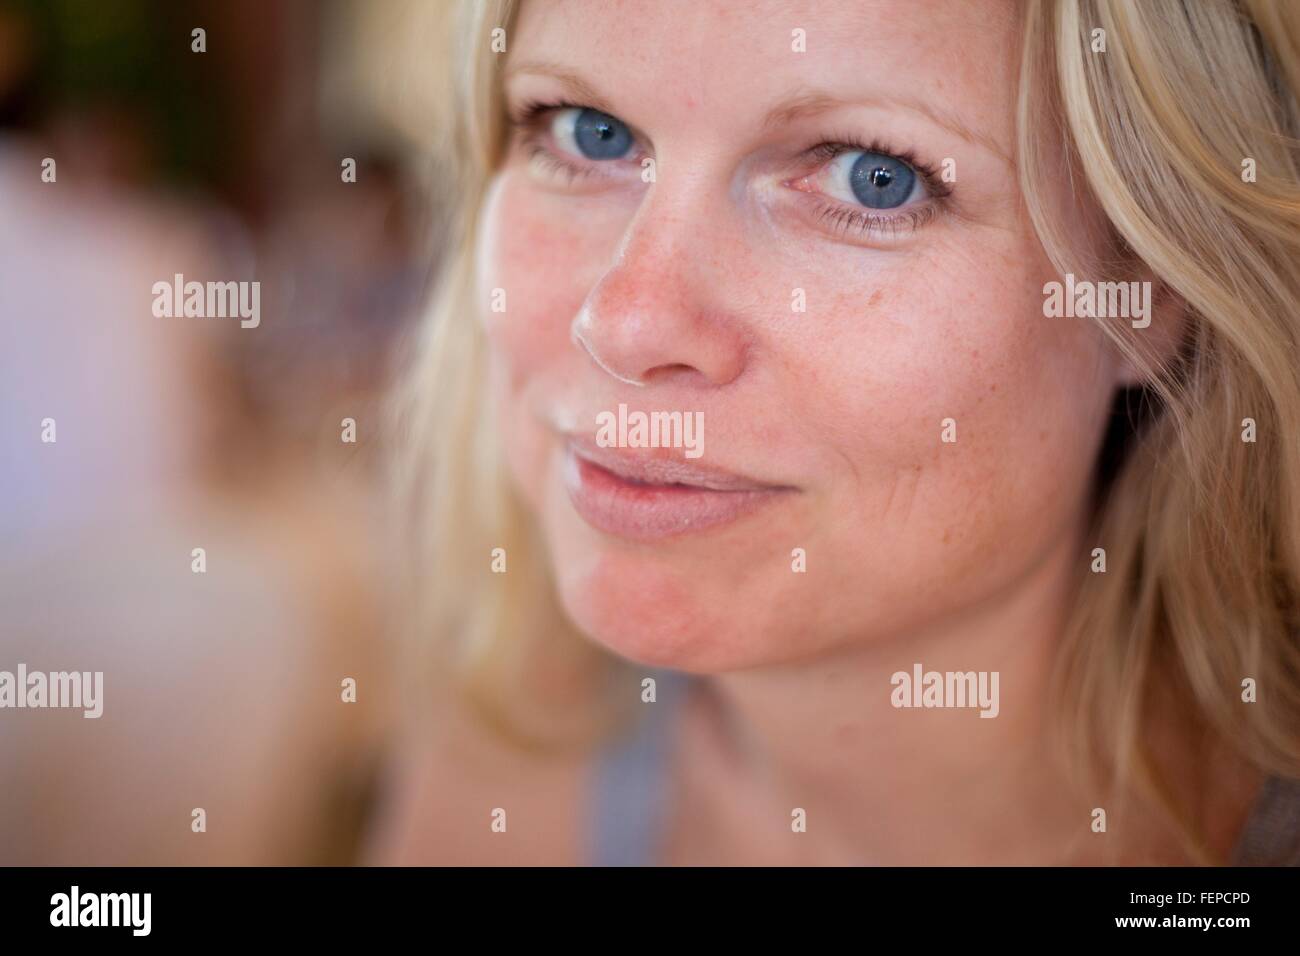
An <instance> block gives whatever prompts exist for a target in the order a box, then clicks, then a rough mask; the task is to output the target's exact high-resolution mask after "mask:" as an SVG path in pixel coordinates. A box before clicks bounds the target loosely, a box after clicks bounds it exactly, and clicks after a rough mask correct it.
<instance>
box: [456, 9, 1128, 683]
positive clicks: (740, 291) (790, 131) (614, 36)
mask: <svg viewBox="0 0 1300 956" xmlns="http://www.w3.org/2000/svg"><path fill="white" fill-rule="evenodd" d="M670 7H671V9H669V7H668V6H664V5H660V4H638V3H611V2H608V0H565V2H543V0H527V2H525V3H524V6H523V10H522V12H521V14H520V18H519V21H518V23H517V25H516V27H515V29H514V30H513V32H512V34H511V35H510V36H508V37H507V43H508V53H505V54H500V55H503V56H508V60H507V64H506V80H505V94H506V99H507V106H508V108H509V110H510V111H511V113H512V114H513V116H514V117H515V118H516V119H517V120H518V122H517V124H516V126H515V132H514V138H513V143H512V146H511V148H510V150H509V154H508V156H507V158H506V160H505V163H504V165H503V167H502V168H501V169H500V171H499V174H498V175H497V176H496V178H495V180H494V182H493V186H492V189H491V192H490V194H489V197H488V200H487V202H486V204H485V206H484V209H483V212H482V221H481V230H480V237H481V238H480V247H479V250H478V253H479V256H478V267H479V290H480V296H481V302H482V303H483V314H482V316H481V318H482V321H483V322H484V323H485V327H486V329H487V333H488V340H489V343H490V351H491V360H492V361H491V366H492V375H491V380H492V383H491V388H492V394H493V397H494V401H495V404H496V410H497V411H496V413H497V415H498V418H499V422H500V428H501V432H502V437H503V441H504V445H505V452H506V454H507V456H508V460H509V463H510V469H511V473H512V475H513V478H514V480H515V482H516V484H517V485H518V487H519V488H520V489H521V491H522V494H523V496H524V498H525V499H526V501H527V502H528V503H529V504H530V506H531V507H532V508H533V509H534V510H535V512H536V514H537V515H538V517H539V520H540V523H541V526H542V528H543V530H544V533H545V539H546V543H547V546H548V548H549V552H550V558H551V561H552V564H553V572H554V576H555V578H556V581H557V585H558V588H559V591H560V595H561V598H562V600H563V602H564V605H565V607H566V609H567V610H568V612H569V613H570V615H571V616H572V617H573V619H574V620H575V621H576V623H577V624H578V625H579V626H580V627H581V628H582V629H583V630H584V631H586V632H587V633H588V634H590V635H591V636H592V637H594V638H595V639H597V640H598V641H600V642H602V643H604V644H606V645H608V646H609V647H611V648H612V649H614V650H615V651H617V652H619V653H621V654H623V655H625V656H628V657H631V658H633V659H636V660H640V661H643V662H646V663H652V664H663V665H668V666H676V667H681V668H684V669H688V670H696V671H721V670H730V669H735V668H741V667H747V666H754V665H760V664H764V663H772V662H777V661H783V660H789V659H792V658H795V657H800V656H805V655H809V654H821V653H827V652H829V651H831V650H834V649H842V648H845V647H847V646H850V645H855V644H861V643H862V642H868V641H871V640H873V639H876V638H879V637H882V636H885V635H890V634H895V635H897V634H906V633H914V632H916V631H918V630H920V629H922V628H928V627H940V626H943V625H944V624H945V623H951V622H959V621H960V620H961V619H962V617H963V616H964V615H972V614H974V613H976V609H977V608H978V607H981V606H984V605H986V604H987V602H989V601H990V600H993V599H996V598H997V597H998V596H999V595H1003V594H1006V593H1008V591H1009V590H1010V589H1013V588H1015V586H1016V585H1017V584H1018V583H1019V582H1022V581H1023V580H1025V579H1026V578H1027V576H1028V575H1030V574H1031V573H1032V572H1033V571H1034V569H1035V568H1037V567H1039V566H1041V565H1042V564H1043V563H1044V562H1045V561H1047V560H1048V559H1049V558H1050V556H1051V555H1052V554H1053V553H1055V552H1059V551H1060V550H1061V549H1070V550H1072V551H1076V552H1077V553H1078V562H1079V567H1080V569H1083V568H1085V567H1086V566H1087V562H1088V559H1089V556H1088V551H1089V549H1090V548H1091V547H1092V545H1091V544H1088V545H1087V546H1086V547H1084V546H1083V544H1082V542H1080V541H1079V539H1078V537H1077V534H1078V527H1079V520H1080V516H1081V514H1082V513H1083V508H1084V500H1085V497H1086V493H1087V488H1088V483H1089V479H1090V477H1091V473H1092V467H1093V462H1094V459H1095V456H1096V452H1097V448H1098V444H1099V439H1100V435H1101V432H1102V429H1103V423H1104V420H1105V416H1106V412H1107V410H1108V406H1109V401H1110V398H1111V396H1112V394H1113V390H1114V387H1115V384H1116V376H1117V374H1118V372H1117V365H1118V363H1117V362H1116V361H1115V360H1114V359H1113V358H1112V354H1111V351H1110V350H1109V349H1108V348H1107V347H1106V346H1105V345H1104V344H1103V337H1102V335H1101V333H1100V332H1099V331H1098V329H1097V328H1096V327H1095V326H1094V325H1093V324H1092V323H1090V322H1088V321H1087V320H1083V319H1070V318H1046V317H1044V314H1043V311H1044V310H1043V300H1044V295H1043V284H1044V283H1045V282H1048V281H1051V280H1054V279H1056V278H1057V276H1055V275H1054V274H1053V272H1052V270H1051V268H1050V266H1049V264H1048V262H1047V260H1046V258H1045V256H1044V253H1043V251H1042V249H1041V246H1040V245H1039V243H1038V241H1037V240H1036V238H1035V236H1034V234H1033V232H1032V229H1031V227H1030V225H1029V223H1028V220H1027V218H1026V216H1025V213H1024V210H1023V207H1022V204H1021V201H1020V195H1019V190H1018V187H1017V177H1016V170H1015V167H1014V165H1013V160H1012V156H1013V154H1014V115H1013V114H1014V102H1015V94H1016V63H1017V59H1018V36H1017V33H1018V30H1017V25H1016V23H1015V19H1014V15H1013V10H1014V7H1013V5H1012V4H1010V3H1006V4H1003V3H984V2H981V3H951V2H934V3H907V4H899V3H896V2H889V0H883V2H873V0H846V2H843V3H835V2H822V3H818V4H815V5H805V4H794V3H789V2H780V0H764V2H751V3H746V4H732V5H725V4H715V3H709V2H703V3H674V4H671V5H670ZM1064 179H1065V177H1064V176H1063V177H1062V180H1063V182H1062V185H1061V189H1062V190H1063V192H1062V194H1061V196H1059V197H1056V198H1057V199H1058V200H1059V201H1060V202H1061V203H1062V206H1063V208H1066V207H1068V205H1069V199H1070V197H1069V194H1068V193H1066V192H1064V190H1065V189H1066V188H1067V186H1066V184H1065V183H1064ZM620 405H622V406H626V408H625V412H624V414H623V416H622V417H623V418H624V419H625V421H626V422H627V427H626V428H624V429H622V430H620V428H619V417H620ZM655 412H659V413H678V414H677V417H676V419H675V420H674V419H670V418H660V419H648V421H649V422H650V423H652V424H653V425H654V426H655V427H654V428H653V429H651V428H644V429H640V430H638V429H637V428H636V427H635V426H636V424H637V422H638V418H639V415H638V413H642V414H645V415H647V416H648V415H649V414H650V413H655ZM945 439H948V440H945ZM952 439H955V440H952ZM655 441H657V442H658V444H659V446H660V447H652V446H651V445H652V443H653V442H655ZM611 443H612V444H611ZM645 446H651V447H645ZM674 446H676V447H674ZM796 549H798V550H796ZM801 568H802V569H803V570H800V569H801ZM511 570H512V571H513V570H514V569H513V568H512V569H511Z"/></svg>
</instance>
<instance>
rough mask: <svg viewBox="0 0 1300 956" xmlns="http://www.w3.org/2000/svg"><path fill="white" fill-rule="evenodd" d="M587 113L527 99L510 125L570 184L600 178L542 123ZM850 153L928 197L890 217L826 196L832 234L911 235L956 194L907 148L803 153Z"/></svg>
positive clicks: (851, 142)
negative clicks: (897, 164) (914, 180)
mask: <svg viewBox="0 0 1300 956" xmlns="http://www.w3.org/2000/svg"><path fill="white" fill-rule="evenodd" d="M564 109H587V107H584V106H583V105H582V104H580V103H573V102H570V101H567V100H552V101H543V100H529V101H526V102H524V103H522V104H520V105H519V106H517V107H515V108H513V109H512V110H511V112H510V116H509V120H510V125H511V126H512V127H514V129H515V130H516V131H517V135H518V137H519V141H520V144H521V145H522V146H523V147H524V149H526V150H527V155H528V159H529V161H530V162H536V163H541V164H543V165H544V166H545V167H546V169H547V170H548V171H549V172H552V173H556V174H559V175H562V176H564V177H565V182H566V184H568V183H572V182H574V181H575V180H577V179H580V178H585V177H587V176H591V175H599V174H598V173H596V171H595V169H594V168H584V167H582V166H579V165H577V164H575V163H573V162H570V161H569V160H567V159H565V158H563V157H560V156H557V155H556V154H555V151H554V150H552V149H551V148H550V147H548V146H547V145H545V143H543V142H542V136H541V129H540V123H539V120H540V119H541V118H542V117H543V116H545V115H546V114H547V113H550V112H552V111H553V110H564ZM846 152H869V153H880V154H881V155H883V156H889V157H892V158H893V159H897V160H900V161H901V162H904V163H906V164H907V165H908V166H910V167H911V168H912V170H913V171H914V172H915V173H916V175H917V176H918V177H919V178H920V180H921V184H922V186H924V188H925V191H926V194H927V197H926V202H925V205H924V206H922V207H921V208H917V209H910V210H906V211H904V212H902V213H898V214H896V215H892V216H887V215H879V214H876V213H871V212H866V211H865V210H864V209H858V208H855V207H853V206H849V205H847V204H845V203H843V202H840V201H838V200H835V199H831V198H829V197H825V198H823V199H822V200H821V201H820V202H819V203H818V206H817V207H816V209H814V211H813V215H814V217H815V218H816V220H817V222H818V223H820V224H822V225H823V226H825V227H827V228H828V229H830V230H831V231H833V232H835V233H837V234H839V235H844V236H856V237H858V238H865V237H867V236H869V235H872V234H880V233H887V234H888V235H889V236H891V237H896V236H897V235H898V234H899V233H900V232H913V231H915V230H917V229H919V228H921V227H922V226H924V225H926V224H928V223H929V222H931V221H932V220H933V219H934V218H935V216H936V215H938V213H939V212H940V211H942V210H943V209H944V208H945V207H946V201H947V199H948V197H949V196H951V195H952V192H953V188H952V186H951V185H950V184H949V183H945V182H944V181H943V180H942V179H941V178H940V177H939V173H938V171H937V170H936V169H935V168H934V167H933V166H932V165H930V164H929V163H927V162H925V161H924V160H922V159H920V158H919V157H918V156H917V155H916V154H915V153H914V152H912V151H911V150H907V149H895V148H893V147H891V146H890V145H889V144H888V143H885V142H883V141H881V140H878V139H873V140H866V141H863V140H859V139H858V138H857V137H855V136H853V135H851V134H850V135H844V136H836V137H833V138H831V139H827V140H824V141H822V142H820V143H818V144H817V145H815V146H813V147H812V148H810V149H807V150H805V151H804V152H803V154H802V157H803V159H804V160H805V161H806V162H812V161H814V160H815V161H818V168H820V167H821V165H824V164H826V163H829V162H831V161H832V160H833V159H835V158H836V157H837V156H839V155H840V154H842V153H846Z"/></svg>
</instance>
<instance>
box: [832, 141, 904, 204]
mask: <svg viewBox="0 0 1300 956" xmlns="http://www.w3.org/2000/svg"><path fill="white" fill-rule="evenodd" d="M814 178H816V179H817V180H819V183H818V185H819V186H820V187H821V188H822V189H823V191H824V192H825V193H826V194H827V195H829V196H833V197H834V198H836V199H840V200H842V201H844V202H848V203H855V204H857V205H860V206H866V207H867V208H868V209H898V208H900V207H902V206H905V205H908V204H909V203H913V202H916V201H917V200H919V199H924V198H925V197H926V190H925V185H924V183H923V182H922V179H921V177H920V176H919V175H917V172H916V170H914V169H913V168H912V167H911V166H909V165H908V164H907V163H905V162H903V161H902V160H901V159H898V158H896V157H894V156H887V155H885V154H884V153H873V152H869V151H866V150H846V151H844V152H841V153H839V154H838V155H837V156H836V157H835V158H834V159H833V160H831V162H829V163H827V164H826V166H825V167H824V168H823V170H822V171H821V172H820V173H818V174H817V176H816V177H814Z"/></svg>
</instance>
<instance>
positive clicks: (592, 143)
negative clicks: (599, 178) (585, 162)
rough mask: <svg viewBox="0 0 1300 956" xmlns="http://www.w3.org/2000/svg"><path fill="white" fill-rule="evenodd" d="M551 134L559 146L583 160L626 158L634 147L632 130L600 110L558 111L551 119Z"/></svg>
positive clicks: (572, 109)
mask: <svg viewBox="0 0 1300 956" xmlns="http://www.w3.org/2000/svg"><path fill="white" fill-rule="evenodd" d="M551 136H552V138H553V139H554V140H555V143H556V145H557V146H558V147H559V148H560V149H562V150H564V151H565V152H566V153H570V154H571V155H574V156H578V157H580V158H582V159H590V160H603V159H623V158H624V157H625V156H627V154H628V153H629V152H631V150H632V131H631V130H629V129H628V128H627V126H626V125H625V124H624V123H623V122H622V121H620V120H617V119H615V118H614V117H613V116H610V115H609V114H608V113H602V112H600V111H599V110H593V109H579V108H577V107H569V108H566V109H562V110H557V111H556V113H555V116H554V117H553V118H552V119H551Z"/></svg>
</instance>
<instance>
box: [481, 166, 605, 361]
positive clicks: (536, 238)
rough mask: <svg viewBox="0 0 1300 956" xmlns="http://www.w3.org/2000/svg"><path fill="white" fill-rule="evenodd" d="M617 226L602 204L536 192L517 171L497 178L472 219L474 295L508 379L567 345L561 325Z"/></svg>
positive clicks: (561, 352)
mask: <svg viewBox="0 0 1300 956" xmlns="http://www.w3.org/2000/svg"><path fill="white" fill-rule="evenodd" d="M620 229H621V226H620V224H619V223H618V222H617V221H616V220H615V218H614V217H613V216H612V215H611V212H610V210H608V209H606V208H602V207H601V206H600V205H599V204H596V203H593V204H591V205H590V206H589V207H588V206H587V205H586V204H583V203H580V202H575V201H574V200H573V199H572V198H569V197H559V196H554V195H550V194H547V193H545V192H543V191H540V190H538V189H537V188H535V187H534V186H533V185H532V184H531V183H530V182H529V180H528V174H527V172H526V171H524V170H520V169H515V168H509V169H506V170H505V171H503V172H502V173H501V174H499V175H498V176H497V178H496V180H495V181H494V182H493V185H492V188H491V190H490V191H489V194H488V197H487V200H486V202H485V203H484V206H483V211H482V214H481V218H480V222H479V236H480V240H479V248H478V251H477V256H476V261H477V263H478V273H477V295H478V301H479V302H480V303H483V312H482V319H483V324H484V328H485V331H486V333H487V337H488V344H489V347H490V349H491V351H492V353H493V357H494V359H495V360H497V361H498V362H504V363H505V364H506V365H507V366H508V367H509V369H510V371H511V373H512V377H513V378H515V379H516V380H517V379H519V378H520V377H521V376H523V377H526V376H527V375H528V374H529V373H530V372H532V371H534V370H536V369H540V368H545V367H547V365H548V364H550V363H552V362H553V361H554V360H555V359H556V358H557V357H558V356H561V355H567V353H568V352H569V351H570V350H571V348H572V347H571V345H570V341H569V326H570V324H571V323H572V321H573V318H574V316H575V315H577V313H578V310H579V309H580V308H581V306H582V302H583V299H584V298H585V297H586V295H587V292H588V291H589V290H590V288H591V286H592V284H594V283H595V281H596V280H597V279H598V278H599V271H600V268H601V264H602V263H604V262H606V261H608V260H609V259H610V258H612V256H613V252H614V249H615V248H616V244H617V241H618V236H619V233H620ZM503 293H504V308H502V305H501V303H502V294H503ZM494 295H495V296H496V299H495V300H494V298H493V297H494ZM494 301H495V302H496V305H495V306H494Z"/></svg>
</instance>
